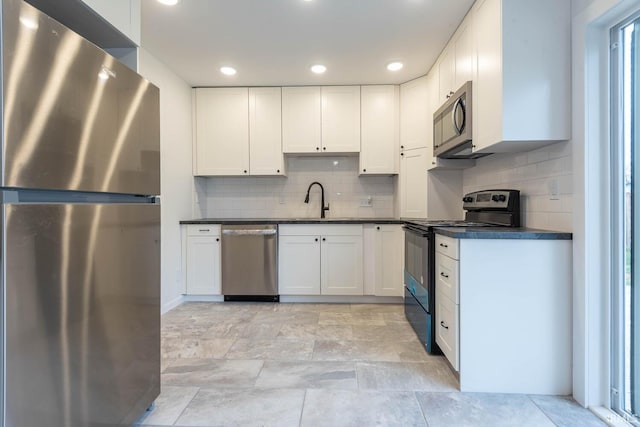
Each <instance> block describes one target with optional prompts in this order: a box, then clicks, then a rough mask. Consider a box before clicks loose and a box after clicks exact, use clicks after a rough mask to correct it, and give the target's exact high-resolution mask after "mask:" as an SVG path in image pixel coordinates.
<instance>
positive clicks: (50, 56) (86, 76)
mask: <svg viewBox="0 0 640 427" xmlns="http://www.w3.org/2000/svg"><path fill="white" fill-rule="evenodd" d="M2 56H3V58H2V59H3V62H2V91H3V98H4V102H3V111H2V120H3V123H2V126H3V130H2V132H3V141H4V144H3V147H2V154H1V155H2V166H3V169H2V183H1V185H0V186H3V187H18V188H36V189H43V190H77V191H96V192H111V193H131V194H144V195H156V194H160V143H159V141H160V126H159V121H160V119H159V117H160V113H159V111H160V110H159V90H158V88H157V87H155V86H153V85H152V84H151V83H149V82H148V81H147V80H145V79H143V78H142V77H140V76H139V75H138V74H136V73H135V72H133V71H131V70H130V69H129V68H127V67H126V66H124V65H122V64H120V63H119V62H118V61H117V60H116V59H114V58H113V57H111V56H110V55H108V54H107V53H105V52H104V51H102V50H101V49H99V48H97V47H96V46H94V45H93V44H91V43H90V42H88V41H86V40H85V39H83V38H82V37H80V36H78V35H77V34H76V33H74V32H72V31H71V30H68V29H67V28H66V27H64V26H63V25H61V24H59V23H58V22H57V21H55V20H53V19H51V18H49V17H47V16H46V15H44V14H42V13H40V12H39V11H38V10H37V9H35V8H33V7H32V6H30V5H29V4H27V3H25V2H23V1H20V0H3V1H2Z"/></svg>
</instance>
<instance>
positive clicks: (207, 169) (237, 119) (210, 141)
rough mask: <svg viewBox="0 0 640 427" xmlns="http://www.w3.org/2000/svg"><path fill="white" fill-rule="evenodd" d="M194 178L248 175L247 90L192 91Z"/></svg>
mask: <svg viewBox="0 0 640 427" xmlns="http://www.w3.org/2000/svg"><path fill="white" fill-rule="evenodd" d="M195 155H196V173H195V174H196V175H247V174H248V173H249V94H248V89H247V88H203V89H196V154H195Z"/></svg>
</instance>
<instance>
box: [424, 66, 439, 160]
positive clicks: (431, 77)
mask: <svg viewBox="0 0 640 427" xmlns="http://www.w3.org/2000/svg"><path fill="white" fill-rule="evenodd" d="M439 85H440V81H439V70H438V68H437V67H434V68H432V69H431V71H430V72H429V74H427V94H428V95H429V96H428V99H427V109H428V111H429V119H428V120H427V121H426V122H427V123H426V128H427V159H426V161H425V163H426V165H427V169H431V168H434V167H436V158H435V157H433V113H435V112H436V110H437V109H438V108H440V104H441V102H440V92H439V89H438V88H439Z"/></svg>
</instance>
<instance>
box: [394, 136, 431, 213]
mask: <svg viewBox="0 0 640 427" xmlns="http://www.w3.org/2000/svg"><path fill="white" fill-rule="evenodd" d="M400 183H401V190H400V191H401V203H402V204H401V206H402V213H401V215H400V216H402V217H405V218H426V217H427V149H426V148H419V149H417V150H409V151H405V152H404V153H403V156H402V157H401V158H400Z"/></svg>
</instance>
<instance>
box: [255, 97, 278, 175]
mask: <svg viewBox="0 0 640 427" xmlns="http://www.w3.org/2000/svg"><path fill="white" fill-rule="evenodd" d="M281 98H282V97H281V89H280V88H279V87H252V88H249V171H250V173H251V175H283V174H284V156H283V155H282V126H281V122H282V99H281Z"/></svg>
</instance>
